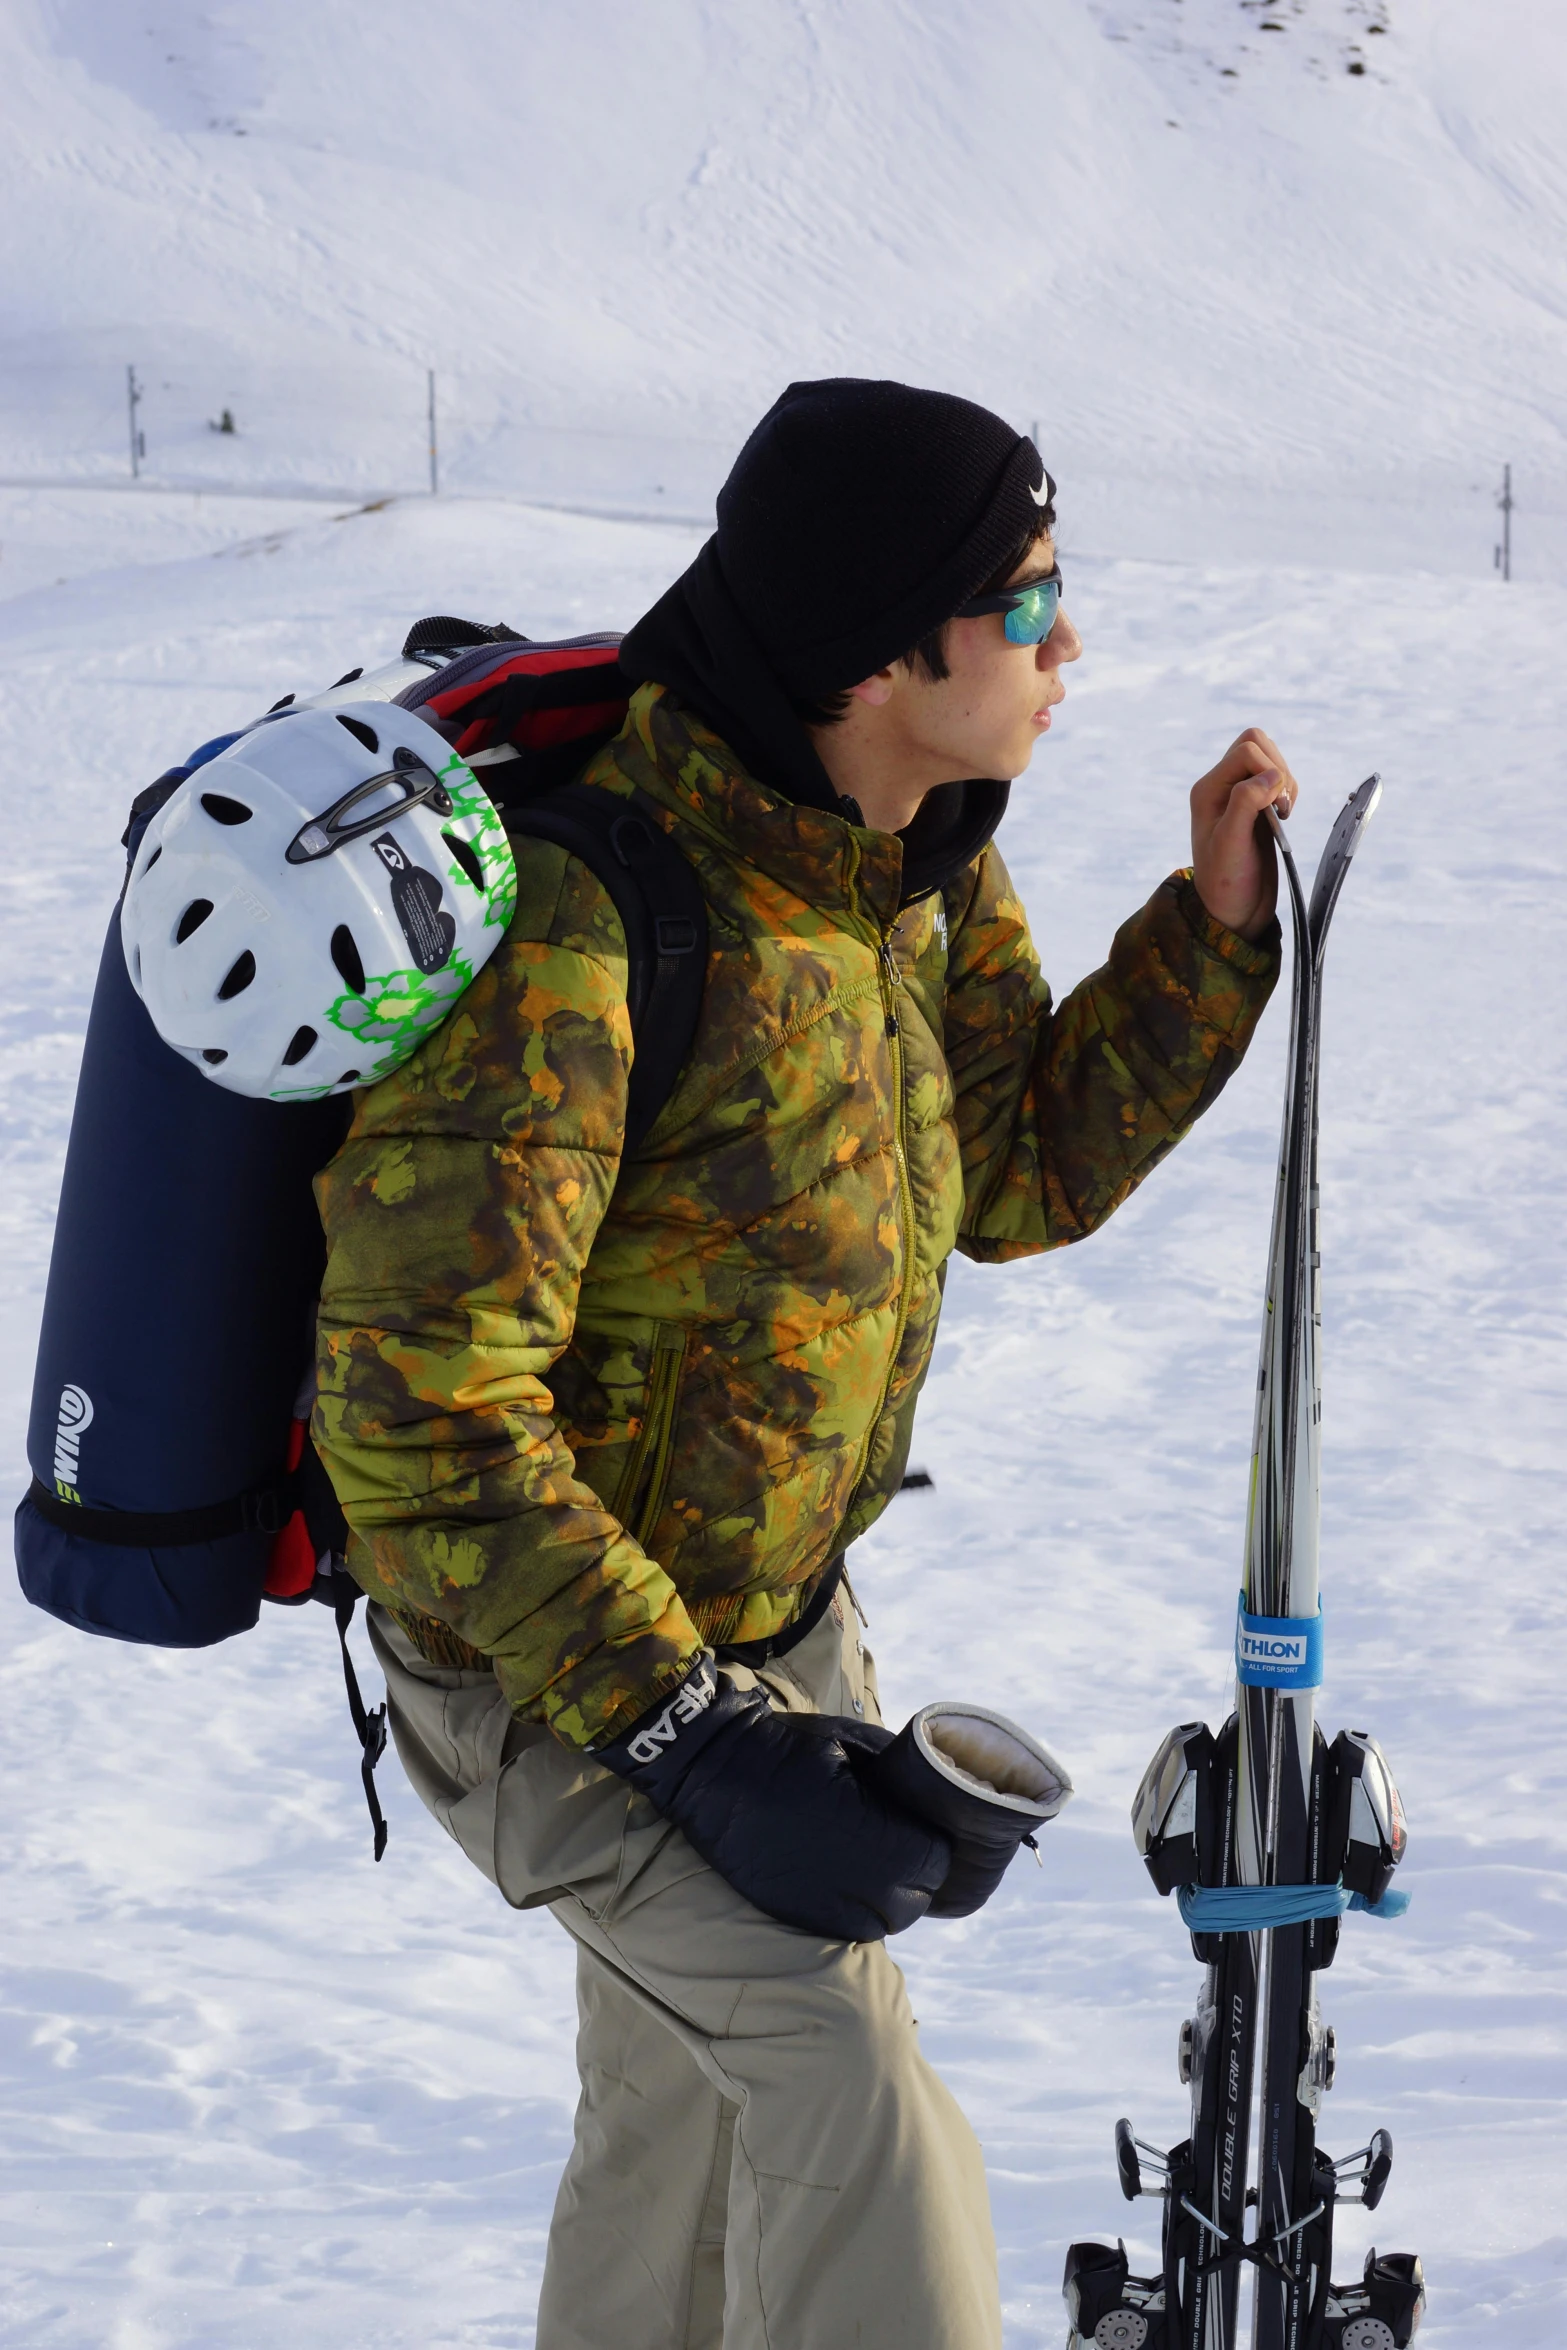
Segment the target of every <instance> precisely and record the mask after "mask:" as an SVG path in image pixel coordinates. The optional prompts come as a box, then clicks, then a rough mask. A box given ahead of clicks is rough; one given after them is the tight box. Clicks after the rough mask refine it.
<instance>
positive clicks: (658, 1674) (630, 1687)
mask: <svg viewBox="0 0 1567 2350" xmlns="http://www.w3.org/2000/svg"><path fill="white" fill-rule="evenodd" d="M705 1654H706V1644H705V1642H704V1641H703V1639H702V1636H701V1634H700V1633H699V1632H698V1631H697V1629H696V1626H695V1625H694V1624H693V1623H692V1622H691V1619H690V1617H689V1616H688V1615H687V1614H686V1612H685V1609H684V1608H683V1607H682V1606H681V1604H680V1602H679V1600H678V1599H677V1600H676V1601H675V1602H674V1605H673V1607H671V1608H670V1609H669V1610H668V1611H667V1613H666V1615H665V1616H664V1618H663V1619H662V1620H661V1622H660V1623H659V1624H658V1626H657V1627H656V1629H653V1630H650V1631H647V1632H644V1633H643V1634H641V1635H640V1636H639V1637H637V1638H634V1639H632V1640H629V1641H626V1642H624V1643H623V1644H615V1643H606V1644H605V1645H604V1646H602V1647H600V1648H596V1649H594V1650H593V1651H591V1652H590V1653H589V1654H588V1655H587V1656H585V1657H583V1658H582V1659H581V1660H580V1662H578V1663H576V1664H574V1665H572V1666H570V1667H568V1669H567V1670H566V1671H565V1672H564V1673H562V1674H561V1676H560V1677H559V1679H558V1680H556V1681H554V1682H552V1683H551V1684H550V1686H549V1687H548V1688H546V1689H544V1690H542V1691H537V1690H533V1689H529V1690H526V1691H524V1690H520V1689H517V1688H514V1687H508V1686H507V1684H508V1680H509V1679H510V1677H511V1676H510V1675H509V1674H508V1671H507V1662H508V1660H507V1659H506V1658H504V1657H496V1658H495V1659H494V1664H495V1672H496V1677H497V1679H498V1680H499V1682H500V1684H501V1687H502V1689H503V1690H504V1691H505V1694H506V1695H507V1697H508V1698H509V1699H510V1700H511V1702H512V1704H513V1705H514V1706H515V1707H516V1708H517V1710H518V1711H519V1712H523V1713H526V1714H527V1715H528V1716H529V1717H531V1718H532V1719H533V1720H535V1721H537V1720H539V1719H541V1718H542V1719H543V1720H544V1721H545V1722H546V1723H547V1724H548V1726H549V1728H550V1729H551V1731H553V1733H554V1735H555V1736H556V1737H557V1738H558V1739H559V1740H560V1742H561V1744H562V1745H563V1746H569V1747H572V1748H573V1749H575V1750H576V1751H577V1752H579V1753H580V1752H585V1751H587V1750H589V1749H591V1748H594V1747H599V1746H605V1745H608V1744H610V1743H612V1742H613V1741H614V1740H615V1739H617V1738H620V1737H622V1736H623V1735H624V1734H625V1732H626V1731H628V1730H630V1729H632V1728H634V1727H635V1725H636V1724H637V1723H638V1722H639V1721H641V1719H642V1717H643V1716H644V1715H645V1714H647V1713H650V1712H651V1711H652V1710H653V1709H654V1708H655V1707H657V1706H659V1705H662V1704H665V1703H666V1702H667V1701H668V1700H669V1699H670V1698H671V1697H673V1695H674V1693H675V1691H676V1690H677V1689H678V1688H679V1687H680V1685H681V1683H682V1682H683V1681H685V1680H686V1679H687V1678H688V1676H689V1675H690V1673H691V1671H692V1668H693V1667H694V1666H695V1665H696V1664H697V1663H698V1662H699V1661H700V1660H701V1658H702V1657H703V1656H704V1655H705Z"/></svg>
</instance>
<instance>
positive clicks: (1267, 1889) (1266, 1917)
mask: <svg viewBox="0 0 1567 2350" xmlns="http://www.w3.org/2000/svg"><path fill="white" fill-rule="evenodd" d="M1175 1900H1176V1906H1177V1908H1178V1909H1179V1910H1180V1913H1181V1916H1182V1918H1183V1919H1184V1920H1185V1922H1186V1924H1187V1925H1188V1927H1189V1928H1190V1929H1191V1931H1192V1932H1193V1933H1194V1934H1262V1933H1266V1931H1267V1930H1268V1928H1269V1927H1270V1926H1304V1925H1307V1924H1309V1922H1310V1921H1311V1919H1313V1918H1341V1917H1342V1916H1343V1915H1344V1913H1345V1911H1346V1910H1351V1909H1359V1910H1364V1911H1365V1914H1366V1916H1367V1917H1370V1918H1401V1917H1402V1916H1403V1914H1404V1912H1405V1910H1406V1909H1407V1908H1408V1907H1409V1902H1410V1896H1409V1895H1408V1894H1407V1893H1404V1892H1394V1891H1393V1890H1392V1889H1391V1888H1389V1890H1388V1891H1387V1892H1386V1893H1384V1894H1383V1896H1382V1898H1381V1900H1380V1901H1368V1900H1367V1899H1366V1897H1365V1895H1364V1894H1363V1893H1348V1892H1346V1891H1345V1889H1344V1887H1343V1886H1342V1885H1178V1886H1177V1887H1176V1891H1175Z"/></svg>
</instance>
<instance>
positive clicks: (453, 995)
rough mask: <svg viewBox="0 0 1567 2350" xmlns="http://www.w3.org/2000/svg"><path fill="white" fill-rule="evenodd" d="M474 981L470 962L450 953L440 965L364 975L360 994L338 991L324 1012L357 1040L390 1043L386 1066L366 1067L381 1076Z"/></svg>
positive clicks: (384, 1045) (436, 1024)
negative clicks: (441, 966) (363, 985)
mask: <svg viewBox="0 0 1567 2350" xmlns="http://www.w3.org/2000/svg"><path fill="white" fill-rule="evenodd" d="M472 985H473V965H472V964H471V963H469V962H467V961H465V959H464V958H463V957H462V956H461V955H453V957H452V959H451V961H450V962H449V963H448V964H447V965H446V966H445V968H444V970H440V971H434V972H426V971H388V972H387V973H386V974H385V975H384V976H378V975H372V976H370V977H367V978H366V980H365V991H364V994H363V995H353V994H347V995H340V996H339V997H338V999H337V1001H336V1003H335V1004H332V1005H330V1006H329V1007H328V1010H327V1018H328V1019H329V1020H330V1021H331V1023H332V1025H333V1027H334V1028H341V1029H342V1031H343V1033H344V1035H345V1036H351V1037H352V1038H353V1039H354V1042H355V1043H356V1044H361V1045H372V1046H375V1047H377V1048H378V1049H380V1050H383V1051H384V1050H386V1049H387V1048H390V1057H389V1058H388V1059H387V1062H386V1068H385V1069H381V1068H377V1069H375V1070H371V1069H368V1068H367V1069H366V1070H365V1078H366V1081H367V1082H368V1080H369V1079H370V1077H371V1076H372V1075H373V1076H377V1077H381V1076H385V1074H386V1070H387V1069H395V1068H396V1066H397V1064H398V1062H399V1061H401V1060H404V1059H406V1057H407V1055H408V1054H409V1053H411V1052H412V1051H413V1049H414V1046H415V1045H416V1044H417V1043H418V1042H419V1039H420V1038H421V1037H422V1036H425V1035H427V1034H428V1032H429V1031H430V1030H431V1029H432V1028H438V1027H439V1026H440V1024H441V1022H442V1021H443V1020H444V1019H445V1017H446V1015H447V1013H448V1012H449V1011H450V1010H451V1008H452V1006H453V1005H454V1004H455V1003H456V1001H457V998H458V997H459V996H460V995H461V994H462V992H463V990H464V988H466V987H471V986H472Z"/></svg>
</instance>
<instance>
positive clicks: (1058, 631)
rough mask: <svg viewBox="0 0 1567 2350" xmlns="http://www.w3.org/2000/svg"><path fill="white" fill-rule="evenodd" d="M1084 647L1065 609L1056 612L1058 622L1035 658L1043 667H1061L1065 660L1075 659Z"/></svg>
mask: <svg viewBox="0 0 1567 2350" xmlns="http://www.w3.org/2000/svg"><path fill="white" fill-rule="evenodd" d="M1082 649H1083V640H1082V638H1081V637H1080V636H1079V635H1078V633H1077V631H1076V629H1075V628H1074V627H1073V626H1072V623H1071V621H1070V620H1068V618H1067V616H1066V613H1065V610H1064V609H1063V610H1062V611H1060V612H1058V613H1057V614H1056V624H1055V626H1054V628H1053V629H1052V630H1051V631H1050V634H1049V635H1048V636H1047V637H1046V639H1045V641H1044V643H1043V644H1042V645H1041V646H1040V648H1039V651H1038V653H1037V654H1036V655H1035V660H1036V662H1037V664H1038V666H1039V667H1040V668H1041V669H1059V668H1060V667H1061V665H1062V663H1063V662H1065V661H1075V660H1076V659H1077V657H1078V655H1079V654H1080V653H1081V651H1082Z"/></svg>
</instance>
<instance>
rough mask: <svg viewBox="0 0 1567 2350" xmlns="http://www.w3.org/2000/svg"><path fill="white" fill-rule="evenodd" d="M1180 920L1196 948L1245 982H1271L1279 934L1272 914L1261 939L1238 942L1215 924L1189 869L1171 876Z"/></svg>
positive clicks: (1234, 935) (1236, 933)
mask: <svg viewBox="0 0 1567 2350" xmlns="http://www.w3.org/2000/svg"><path fill="white" fill-rule="evenodd" d="M1171 880H1172V881H1173V883H1174V885H1175V894H1176V899H1177V902H1178V904H1179V906H1180V909H1181V913H1182V916H1183V918H1184V920H1185V922H1186V926H1187V928H1188V930H1190V932H1191V934H1192V936H1193V938H1195V939H1196V941H1197V943H1198V945H1199V946H1202V947H1206V948H1207V950H1208V952H1209V953H1210V954H1212V955H1217V956H1218V957H1219V959H1220V961H1221V962H1224V963H1229V964H1231V965H1233V967H1234V968H1235V969H1236V970H1237V971H1240V972H1242V973H1244V975H1245V976H1246V977H1247V978H1248V979H1272V978H1274V977H1275V976H1276V974H1277V972H1278V968H1279V959H1280V954H1281V951H1282V943H1283V933H1282V932H1281V930H1280V928H1279V919H1278V916H1277V915H1276V914H1275V915H1274V917H1273V919H1272V920H1271V921H1270V922H1269V924H1268V927H1267V929H1266V930H1265V931H1264V932H1263V934H1262V936H1261V938H1242V937H1241V935H1240V932H1239V931H1238V930H1231V929H1229V928H1228V927H1227V925H1226V924H1224V923H1223V922H1219V921H1216V920H1215V918H1214V916H1213V915H1212V914H1210V913H1209V911H1208V909H1207V907H1206V906H1205V905H1204V904H1203V902H1202V899H1201V898H1200V897H1199V896H1198V894H1197V884H1196V882H1195V881H1194V880H1193V879H1192V873H1191V868H1190V866H1187V867H1185V868H1184V869H1183V870H1182V871H1181V872H1179V873H1175V874H1172V875H1171Z"/></svg>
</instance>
